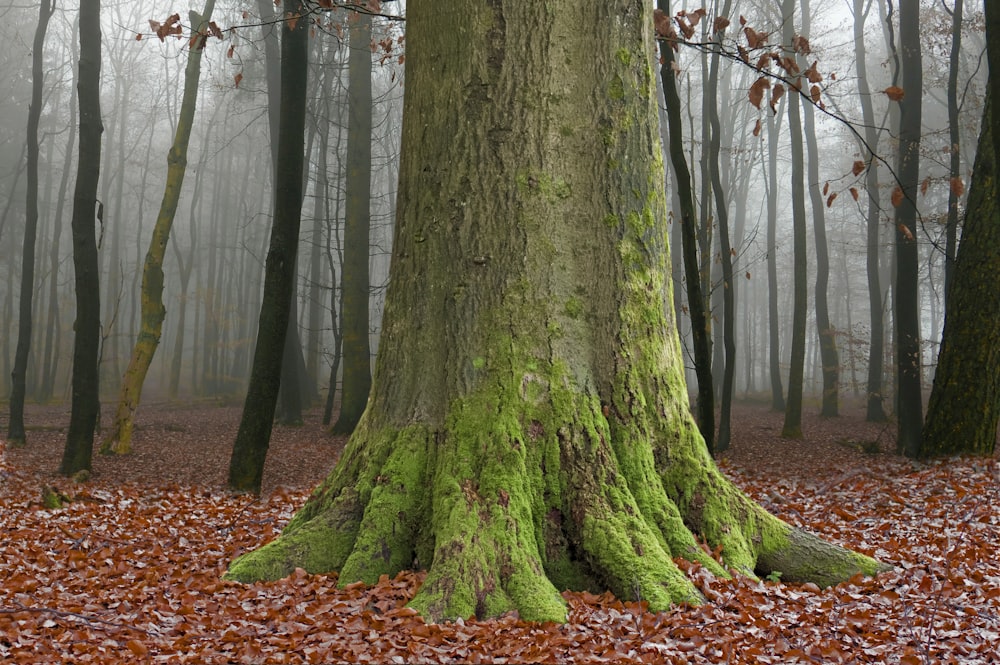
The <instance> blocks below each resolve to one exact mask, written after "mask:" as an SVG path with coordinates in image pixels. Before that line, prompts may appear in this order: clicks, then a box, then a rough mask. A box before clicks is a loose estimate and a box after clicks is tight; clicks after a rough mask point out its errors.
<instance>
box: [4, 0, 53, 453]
mask: <svg viewBox="0 0 1000 665" xmlns="http://www.w3.org/2000/svg"><path fill="white" fill-rule="evenodd" d="M52 13H53V8H52V3H51V0H42V2H41V5H39V10H38V25H37V26H36V27H35V39H34V42H33V43H32V46H31V48H32V55H31V105H30V106H29V107H28V144H27V145H28V149H27V151H28V191H27V195H26V201H25V214H24V244H23V245H22V249H23V251H22V253H21V292H20V306H19V308H18V319H17V349H16V350H15V351H14V371H13V372H11V379H12V381H11V393H10V421H9V422H8V423H7V440H8V441H10V442H11V443H12V444H14V445H17V444H23V443H25V434H24V398H25V395H26V393H27V390H28V387H27V375H28V355H29V353H30V351H31V316H32V312H31V301H32V295H33V294H34V292H35V237H36V235H37V230H38V121H39V119H40V118H41V117H42V76H43V70H42V55H43V51H44V48H43V47H44V45H45V31H46V29H47V28H48V25H49V18H50V17H51V16H52ZM52 279H55V277H53V278H52Z"/></svg>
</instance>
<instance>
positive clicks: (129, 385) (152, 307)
mask: <svg viewBox="0 0 1000 665" xmlns="http://www.w3.org/2000/svg"><path fill="white" fill-rule="evenodd" d="M214 8H215V0H208V1H207V2H206V3H205V9H204V13H203V14H201V15H199V14H198V12H196V11H194V10H191V11H190V13H189V20H190V22H191V28H192V30H193V31H194V32H195V34H193V35H192V37H191V41H190V42H189V43H190V44H191V47H190V48H189V50H188V62H187V67H186V69H185V70H184V96H183V99H182V100H181V109H180V115H179V117H178V118H177V129H176V131H175V132H174V142H173V145H172V146H170V150H169V151H168V152H167V181H166V184H165V186H164V188H163V199H162V200H161V201H160V211H159V213H158V214H157V216H156V223H155V224H154V225H153V234H152V237H151V238H150V240H149V248H148V249H147V250H146V260H145V263H144V264H143V267H142V291H141V293H140V296H139V303H140V311H141V314H140V323H139V334H138V336H137V337H136V340H135V345H134V346H133V347H132V356H131V358H130V360H129V363H128V368H126V370H125V374H124V375H123V376H122V383H121V387H120V390H119V394H118V408H117V410H116V411H115V421H114V424H113V425H112V427H111V431H110V433H109V434H108V436H107V437H106V438H105V439H104V442H103V443H102V444H101V452H102V453H113V454H117V455H124V454H126V453H129V452H131V451H132V430H133V427H134V424H135V412H136V411H137V410H138V408H139V402H140V400H141V399H142V386H143V384H144V383H145V382H146V373H147V372H148V371H149V366H150V365H151V364H152V362H153V356H154V355H156V350H157V349H158V348H159V346H160V335H161V334H162V332H163V320H164V319H165V318H166V316H167V309H166V307H165V306H164V304H163V259H164V257H165V256H166V253H167V243H168V242H169V241H170V231H171V229H172V228H173V225H174V217H175V216H176V214H177V204H178V202H179V201H180V198H181V189H182V188H183V186H184V174H185V173H186V171H187V152H188V143H189V142H190V139H191V129H192V127H193V126H194V115H195V110H196V107H197V103H198V81H199V80H200V79H201V55H202V50H203V49H204V47H205V42H206V40H207V39H208V24H209V21H211V20H212V10H213V9H214ZM199 34H200V36H198V35H199Z"/></svg>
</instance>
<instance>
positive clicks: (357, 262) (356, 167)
mask: <svg viewBox="0 0 1000 665" xmlns="http://www.w3.org/2000/svg"><path fill="white" fill-rule="evenodd" d="M371 21H372V20H371V16H368V15H367V14H363V13H362V14H358V16H357V19H356V20H353V21H352V22H351V30H350V41H349V44H350V48H351V54H350V57H349V60H348V77H349V80H348V92H347V95H348V102H347V104H348V120H347V178H346V183H345V185H346V189H347V197H346V198H347V200H346V209H345V211H344V213H345V215H346V219H345V222H344V265H343V269H342V270H341V271H340V275H341V289H342V290H343V294H344V309H343V311H342V312H341V316H342V320H343V326H344V337H343V347H344V383H343V388H342V389H341V392H340V414H339V415H338V417H337V421H336V422H335V423H334V424H333V428H332V431H333V433H335V434H350V433H351V432H352V431H354V428H355V427H356V426H357V424H358V421H359V420H360V419H361V414H362V413H363V412H364V410H365V406H366V405H367V404H368V393H369V392H370V391H371V385H372V370H371V343H370V340H369V335H370V333H369V321H368V319H369V312H368V304H369V300H370V298H371V283H370V282H371V280H370V278H369V271H368V268H369V262H370V260H371V256H370V251H369V244H370V240H369V234H370V233H371V176H372V80H371V77H372V53H371V49H370V48H369V44H370V43H371V39H372V29H371Z"/></svg>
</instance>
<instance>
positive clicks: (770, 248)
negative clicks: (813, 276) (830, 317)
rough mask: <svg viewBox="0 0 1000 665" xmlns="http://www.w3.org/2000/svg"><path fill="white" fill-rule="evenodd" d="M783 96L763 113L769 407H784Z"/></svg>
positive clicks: (782, 409) (774, 409) (776, 409)
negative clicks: (780, 174)
mask: <svg viewBox="0 0 1000 665" xmlns="http://www.w3.org/2000/svg"><path fill="white" fill-rule="evenodd" d="M784 104H785V100H784V98H782V100H781V101H780V103H779V106H778V112H777V113H776V114H769V115H768V116H767V183H768V188H767V333H768V334H767V340H768V373H769V374H770V382H771V410H772V411H784V410H785V393H784V388H782V385H781V319H780V318H779V316H778V242H777V227H778V138H779V134H778V119H776V118H775V115H777V116H779V118H780V116H781V111H782V110H784Z"/></svg>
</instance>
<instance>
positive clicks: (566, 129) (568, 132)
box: [559, 125, 575, 137]
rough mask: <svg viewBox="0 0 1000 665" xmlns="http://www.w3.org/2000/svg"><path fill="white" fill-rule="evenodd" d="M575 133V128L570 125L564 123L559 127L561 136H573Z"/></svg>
mask: <svg viewBox="0 0 1000 665" xmlns="http://www.w3.org/2000/svg"><path fill="white" fill-rule="evenodd" d="M574 133H575V132H574V131H573V128H572V127H570V126H569V125H562V126H560V127H559V134H560V136H567V137H568V136H573V134H574Z"/></svg>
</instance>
